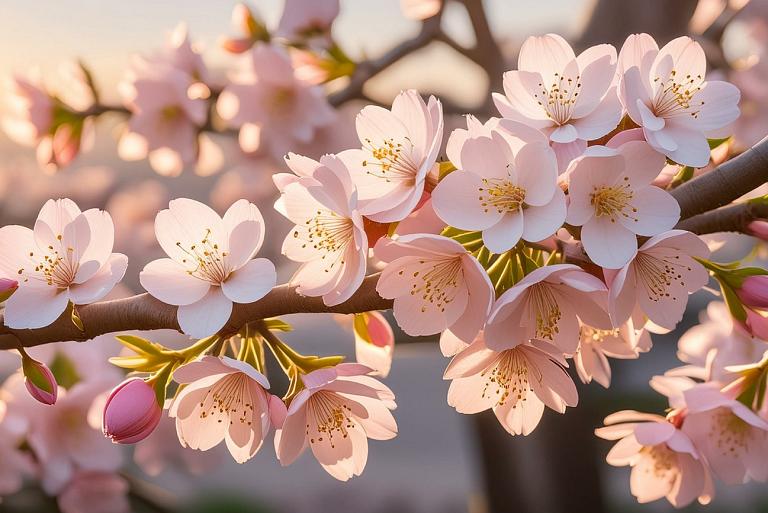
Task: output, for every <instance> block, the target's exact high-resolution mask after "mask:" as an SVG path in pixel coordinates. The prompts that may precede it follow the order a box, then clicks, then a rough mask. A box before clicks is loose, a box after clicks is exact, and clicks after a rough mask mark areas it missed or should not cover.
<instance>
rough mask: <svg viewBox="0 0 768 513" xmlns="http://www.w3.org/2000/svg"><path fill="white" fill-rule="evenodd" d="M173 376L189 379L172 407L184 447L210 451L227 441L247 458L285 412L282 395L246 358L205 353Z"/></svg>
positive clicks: (236, 455)
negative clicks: (273, 390)
mask: <svg viewBox="0 0 768 513" xmlns="http://www.w3.org/2000/svg"><path fill="white" fill-rule="evenodd" d="M173 379H174V380H175V381H176V382H178V383H180V384H184V385H186V386H185V387H184V388H183V389H182V390H181V392H180V393H179V394H178V396H177V397H176V399H174V401H173V403H172V404H171V409H170V410H169V412H168V414H169V415H170V417H171V418H175V419H176V431H177V433H178V435H179V442H181V445H182V446H184V447H190V448H192V449H198V450H201V451H207V450H208V449H211V448H212V447H214V446H216V445H218V444H219V443H221V442H222V441H225V442H226V445H227V449H229V452H230V454H232V457H233V458H234V459H235V461H237V462H238V463H245V462H246V461H248V460H249V459H251V458H252V457H253V455H254V454H256V452H257V451H258V450H259V448H261V445H262V443H263V442H264V438H265V437H266V436H267V434H268V433H269V430H270V428H271V427H272V425H273V419H278V418H279V417H280V410H281V405H282V401H280V399H279V398H276V397H274V396H272V395H270V394H269V393H268V392H267V390H268V389H269V381H267V378H266V377H264V375H263V374H261V373H260V372H258V371H257V370H256V369H254V368H253V367H251V366H250V364H247V363H245V362H241V361H239V360H234V359H232V358H229V357H226V356H225V357H221V358H215V357H213V356H204V357H203V358H202V359H200V360H197V361H194V362H191V363H188V364H186V365H183V366H181V367H179V368H178V369H176V371H175V372H174V373H173ZM278 403H279V404H278ZM282 409H283V410H284V409H285V406H282Z"/></svg>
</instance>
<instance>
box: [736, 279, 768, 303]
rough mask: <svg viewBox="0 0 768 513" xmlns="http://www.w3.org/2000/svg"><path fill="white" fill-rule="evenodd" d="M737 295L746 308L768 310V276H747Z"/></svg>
mask: <svg viewBox="0 0 768 513" xmlns="http://www.w3.org/2000/svg"><path fill="white" fill-rule="evenodd" d="M736 294H738V296H739V299H741V302H742V303H744V305H745V306H748V307H751V308H760V309H768V275H764V274H756V275H753V276H747V277H746V278H744V281H743V282H742V284H741V287H740V288H739V289H738V290H737V291H736Z"/></svg>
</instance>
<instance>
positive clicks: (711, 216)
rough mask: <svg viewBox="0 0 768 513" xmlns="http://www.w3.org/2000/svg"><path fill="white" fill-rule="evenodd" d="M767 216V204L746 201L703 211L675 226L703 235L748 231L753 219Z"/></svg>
mask: <svg viewBox="0 0 768 513" xmlns="http://www.w3.org/2000/svg"><path fill="white" fill-rule="evenodd" d="M767 218H768V204H766V203H764V202H747V203H739V204H736V205H730V206H727V207H723V208H719V209H717V210H712V211H710V212H705V213H704V214H699V215H697V216H693V217H690V218H688V219H686V220H684V221H681V222H680V223H678V225H677V227H676V228H679V229H681V230H688V231H689V232H693V233H697V234H699V235H705V234H707V233H719V232H739V233H749V230H747V225H749V223H750V222H752V221H754V220H755V219H767Z"/></svg>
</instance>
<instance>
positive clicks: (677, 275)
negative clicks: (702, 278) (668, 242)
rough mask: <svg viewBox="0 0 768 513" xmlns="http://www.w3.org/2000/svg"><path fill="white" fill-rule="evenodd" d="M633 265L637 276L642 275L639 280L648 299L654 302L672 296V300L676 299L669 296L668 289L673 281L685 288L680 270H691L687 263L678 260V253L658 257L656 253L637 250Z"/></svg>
mask: <svg viewBox="0 0 768 513" xmlns="http://www.w3.org/2000/svg"><path fill="white" fill-rule="evenodd" d="M634 266H635V269H636V271H637V272H638V274H639V276H641V277H642V280H641V281H642V283H643V287H644V288H645V293H646V294H647V296H648V299H650V300H651V301H654V302H657V301H660V300H662V299H665V298H669V297H672V300H673V301H677V300H678V298H677V297H674V296H670V294H669V291H670V289H671V288H672V286H673V284H674V283H675V282H677V283H679V284H680V286H681V287H683V288H685V281H684V280H685V278H684V276H683V274H682V272H683V271H686V272H691V271H692V269H691V267H690V266H689V265H686V264H683V263H681V262H680V255H679V254H669V255H663V256H661V257H659V255H658V254H656V255H651V254H648V253H646V252H639V253H638V254H637V256H636V257H635V260H634Z"/></svg>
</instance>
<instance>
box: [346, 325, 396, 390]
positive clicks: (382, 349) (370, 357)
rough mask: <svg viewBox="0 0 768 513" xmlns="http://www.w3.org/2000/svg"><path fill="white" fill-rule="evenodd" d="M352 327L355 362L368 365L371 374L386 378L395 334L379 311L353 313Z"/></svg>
mask: <svg viewBox="0 0 768 513" xmlns="http://www.w3.org/2000/svg"><path fill="white" fill-rule="evenodd" d="M352 328H353V331H354V333H355V359H356V360H357V363H360V364H362V365H365V366H366V367H370V368H371V369H372V370H373V372H372V373H371V375H372V376H381V377H383V378H386V377H387V375H388V374H389V369H390V368H391V367H392V353H393V352H394V350H395V334H394V333H393V332H392V327H391V326H390V325H389V322H388V321H387V319H386V318H385V317H384V316H383V315H382V314H381V313H380V312H364V313H361V314H355V317H354V321H353V325H352Z"/></svg>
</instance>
